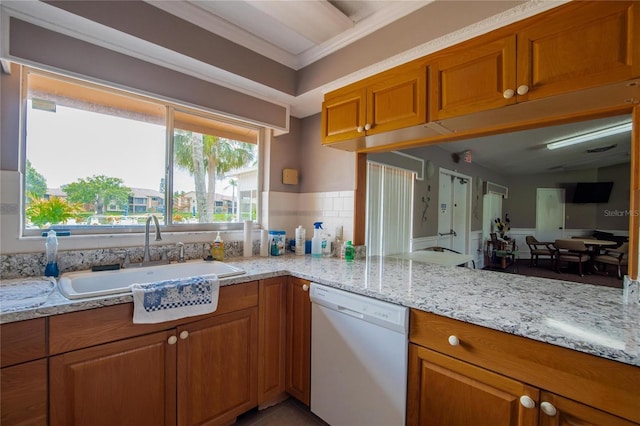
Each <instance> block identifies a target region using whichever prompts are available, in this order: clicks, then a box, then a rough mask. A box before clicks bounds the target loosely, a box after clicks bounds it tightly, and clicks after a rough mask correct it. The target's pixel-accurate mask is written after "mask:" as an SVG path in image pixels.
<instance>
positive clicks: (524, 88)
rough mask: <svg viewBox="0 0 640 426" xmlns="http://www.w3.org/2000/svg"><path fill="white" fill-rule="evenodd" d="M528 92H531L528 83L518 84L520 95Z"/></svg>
mask: <svg viewBox="0 0 640 426" xmlns="http://www.w3.org/2000/svg"><path fill="white" fill-rule="evenodd" d="M527 93H529V86H527V85H526V84H523V85H522V86H518V95H526V94H527Z"/></svg>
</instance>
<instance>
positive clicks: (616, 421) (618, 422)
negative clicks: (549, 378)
mask: <svg viewBox="0 0 640 426" xmlns="http://www.w3.org/2000/svg"><path fill="white" fill-rule="evenodd" d="M540 411H541V413H540V423H539V425H540V426H575V425H589V426H633V425H637V423H632V422H629V421H626V420H623V419H621V418H620V417H616V416H613V415H611V414H609V413H605V412H604V411H600V410H596V409H595V408H593V407H589V406H588V405H585V404H580V403H579V402H576V401H572V400H570V399H567V398H563V397H561V396H558V395H554V394H553V393H551V392H545V391H542V392H541V393H540Z"/></svg>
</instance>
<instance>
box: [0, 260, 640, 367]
mask: <svg viewBox="0 0 640 426" xmlns="http://www.w3.org/2000/svg"><path fill="white" fill-rule="evenodd" d="M226 262H227V263H231V264H233V265H235V266H238V267H241V268H243V269H244V270H245V271H246V272H247V274H246V275H242V276H236V277H231V278H225V279H221V280H220V285H221V286H225V285H233V284H237V283H242V282H247V281H252V280H257V279H263V278H269V277H274V276H280V275H293V276H296V277H299V278H304V279H308V280H310V281H315V282H318V283H321V284H325V285H329V286H333V287H337V288H341V289H344V290H347V291H351V292H353V293H358V294H362V295H365V296H371V297H374V298H377V299H380V300H386V301H389V302H393V303H397V304H400V305H404V306H407V307H411V308H416V309H420V310H423V311H426V312H432V313H435V314H438V315H442V316H445V317H449V318H454V319H458V320H461V321H465V322H468V323H472V324H476V325H480V326H485V327H488V328H492V329H495V330H500V331H504V332H506V333H510V334H514V335H518V336H524V337H527V338H530V339H533V340H538V341H542V342H546V343H550V344H553V345H557V346H562V347H565V348H569V349H574V350H577V351H580V352H585V353H588V354H592V355H596V356H598V357H602V358H607V359H611V360H615V361H619V362H622V363H625V364H631V365H636V366H640V306H638V305H637V304H636V305H629V304H624V303H623V298H622V290H621V289H615V288H609V287H602V286H594V285H590V284H579V283H572V282H566V281H559V280H549V279H543V278H533V277H524V276H519V275H513V274H508V273H502V272H492V271H481V270H472V269H468V268H460V267H455V266H443V265H435V264H428V263H421V262H415V261H411V260H405V259H394V258H378V257H372V258H368V259H366V260H356V261H355V262H349V263H348V262H345V261H343V260H339V259H336V258H322V259H312V258H311V257H309V256H304V257H301V256H293V255H287V256H282V257H266V258H265V257H262V258H261V257H253V258H249V259H244V258H232V259H228V260H227V261H226ZM25 280H26V279H25ZM12 281H14V280H12ZM25 288H26V287H25ZM28 296H29V295H28V294H25V298H26V297H28ZM132 300H133V298H132V296H131V295H130V294H128V295H120V296H108V297H101V298H92V299H81V300H69V299H66V298H65V297H64V296H62V294H60V292H59V291H58V290H57V289H55V290H53V291H52V292H51V294H50V295H49V297H48V298H47V299H46V301H45V302H44V303H42V304H41V305H39V306H31V307H26V308H24V309H19V310H14V311H10V312H2V313H0V323H7V322H13V321H20V320H25V319H30V318H37V317H43V316H50V315H56V314H61V313H65V312H72V311H78V310H84V309H92V308H97V307H101V306H108V305H114V304H119V303H128V302H132Z"/></svg>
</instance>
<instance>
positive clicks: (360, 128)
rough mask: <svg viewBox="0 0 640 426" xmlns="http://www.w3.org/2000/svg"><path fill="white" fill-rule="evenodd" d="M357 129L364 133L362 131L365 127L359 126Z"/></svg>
mask: <svg viewBox="0 0 640 426" xmlns="http://www.w3.org/2000/svg"><path fill="white" fill-rule="evenodd" d="M356 130H357V131H358V133H362V132H364V127H362V126H358V128H357V129H356Z"/></svg>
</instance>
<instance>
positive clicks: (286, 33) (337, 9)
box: [146, 0, 431, 69]
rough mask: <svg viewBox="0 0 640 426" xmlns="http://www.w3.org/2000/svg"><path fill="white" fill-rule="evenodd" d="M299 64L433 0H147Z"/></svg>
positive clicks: (283, 60)
mask: <svg viewBox="0 0 640 426" xmlns="http://www.w3.org/2000/svg"><path fill="white" fill-rule="evenodd" d="M146 1H147V3H149V4H152V5H153V6H155V7H157V8H159V9H162V10H164V11H165V12H168V13H171V14H172V15H175V16H177V17H179V18H181V19H183V20H186V21H189V22H191V23H193V24H195V25H198V26H200V27H202V28H204V29H206V30H208V31H211V32H213V33H215V34H217V35H219V36H222V37H225V38H227V39H229V40H233V41H234V42H236V43H238V44H240V45H243V46H244V47H246V48H248V49H251V50H253V51H255V52H257V53H260V54H261V55H263V56H266V57H268V58H271V59H273V60H275V61H278V62H281V63H283V64H284V65H287V66H289V67H291V68H293V69H300V68H302V67H304V66H306V65H309V64H311V63H313V62H315V61H316V60H318V59H321V58H322V57H324V56H326V55H328V54H330V53H332V52H334V51H336V50H338V49H340V48H342V47H344V46H346V45H348V44H350V43H353V42H354V41H356V40H358V39H360V38H362V37H364V36H366V35H368V34H370V33H372V32H374V31H376V30H378V29H380V28H382V27H383V26H385V25H387V24H390V23H391V22H393V21H395V20H397V19H400V18H402V17H403V16H406V15H408V14H410V13H411V12H414V11H416V10H417V9H419V8H421V7H423V6H425V5H427V4H428V3H431V1H426V0H399V1H389V0H386V1H381V0H329V1H328V0H306V1H301V0H276V1H272V0H257V1H254V0H216V1H211V0H174V1H166V0H146Z"/></svg>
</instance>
